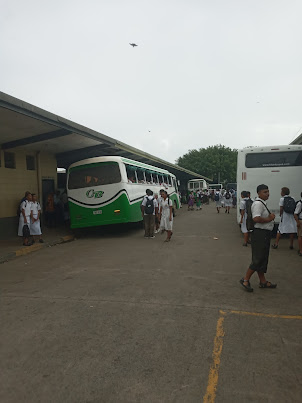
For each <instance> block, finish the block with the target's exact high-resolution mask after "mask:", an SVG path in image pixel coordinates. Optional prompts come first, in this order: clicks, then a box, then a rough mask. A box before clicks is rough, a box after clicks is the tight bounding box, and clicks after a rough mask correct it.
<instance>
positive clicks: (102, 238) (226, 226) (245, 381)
mask: <svg viewBox="0 0 302 403" xmlns="http://www.w3.org/2000/svg"><path fill="white" fill-rule="evenodd" d="M231 213H232V214H230V215H229V216H228V215H225V214H223V213H222V214H220V215H218V214H216V213H215V207H214V206H213V205H210V206H205V208H204V209H203V210H202V211H201V212H197V211H194V212H187V211H185V209H182V210H181V211H180V212H179V214H178V216H177V218H176V219H175V227H174V228H175V232H174V235H173V241H172V242H170V243H168V244H167V243H163V236H160V235H158V236H157V237H156V239H153V240H151V239H150V240H146V239H143V238H142V231H141V230H139V229H138V228H137V227H134V228H128V227H127V228H124V229H123V230H122V231H120V230H119V231H117V230H112V229H111V231H109V232H106V231H105V232H104V231H101V232H97V231H92V232H87V233H86V234H84V236H83V237H82V238H81V239H79V240H77V241H76V242H72V243H68V244H64V245H59V246H56V247H54V248H48V249H43V250H41V251H38V252H36V253H33V254H31V255H28V256H24V257H20V258H18V259H16V260H14V261H10V262H7V263H5V264H3V265H1V266H0V278H1V284H2V292H1V312H0V315H1V330H0V339H1V347H0V348H1V364H0V382H1V385H2V387H1V391H0V401H1V402H5V403H11V402H13V403H15V402H18V403H19V402H30V403H36V402H43V403H47V402H55V403H61V402H62V403H69V402H70V403H75V402H85V403H97V402H200V401H202V400H203V399H204V402H214V401H215V402H274V403H275V402H282V403H284V402H299V401H301V399H302V385H301V373H302V364H301V363H302V360H301V333H302V332H301V331H302V320H301V319H302V316H300V315H301V306H302V298H301V283H302V260H301V258H299V257H298V255H297V253H296V251H290V250H289V249H288V241H287V240H284V242H281V243H280V246H279V249H278V250H272V252H271V260H270V270H269V276H268V278H269V279H270V280H272V281H276V282H277V283H278V288H277V289H276V290H260V289H258V288H257V279H256V278H255V279H253V281H252V283H253V285H254V286H255V291H254V293H253V294H248V293H246V292H245V291H244V290H243V289H242V288H241V287H240V285H239V283H238V280H239V279H240V277H241V276H242V274H243V273H244V271H245V269H246V267H247V265H248V263H249V261H250V248H244V247H242V246H241V245H242V240H241V235H240V232H239V230H238V226H237V225H236V223H235V218H234V216H235V211H234V210H233V211H231ZM214 237H217V238H218V240H215V239H214Z"/></svg>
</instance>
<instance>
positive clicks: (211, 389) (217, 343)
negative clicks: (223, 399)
mask: <svg viewBox="0 0 302 403" xmlns="http://www.w3.org/2000/svg"><path fill="white" fill-rule="evenodd" d="M219 313H220V317H219V319H218V321H217V325H216V335H215V338H214V348H213V354H212V357H213V362H212V365H211V368H210V373H209V378H208V386H207V390H206V393H205V395H204V397H203V403H214V402H215V397H216V390H217V385H218V375H219V367H220V356H221V353H222V347H223V337H224V330H223V322H224V317H225V314H226V312H225V311H219Z"/></svg>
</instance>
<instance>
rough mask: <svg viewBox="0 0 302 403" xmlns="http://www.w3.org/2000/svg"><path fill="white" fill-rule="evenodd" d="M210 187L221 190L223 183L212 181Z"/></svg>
mask: <svg viewBox="0 0 302 403" xmlns="http://www.w3.org/2000/svg"><path fill="white" fill-rule="evenodd" d="M209 189H214V190H216V189H219V190H221V189H222V184H221V183H211V184H210V185H209Z"/></svg>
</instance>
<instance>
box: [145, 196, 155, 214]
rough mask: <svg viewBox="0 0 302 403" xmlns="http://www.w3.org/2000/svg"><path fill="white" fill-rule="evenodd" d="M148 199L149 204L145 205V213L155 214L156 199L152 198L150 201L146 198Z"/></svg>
mask: <svg viewBox="0 0 302 403" xmlns="http://www.w3.org/2000/svg"><path fill="white" fill-rule="evenodd" d="M146 199H147V202H146V205H145V210H144V212H145V214H153V212H154V203H153V200H154V198H153V197H152V199H151V200H150V199H149V197H146Z"/></svg>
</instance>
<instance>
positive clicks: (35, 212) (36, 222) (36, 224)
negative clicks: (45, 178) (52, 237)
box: [30, 193, 44, 243]
mask: <svg viewBox="0 0 302 403" xmlns="http://www.w3.org/2000/svg"><path fill="white" fill-rule="evenodd" d="M40 217H41V206H40V203H39V202H38V201H37V196H36V195H35V194H34V193H33V195H32V203H31V214H30V235H32V237H33V241H35V237H39V242H40V243H43V242H44V241H43V239H42V232H41V222H40Z"/></svg>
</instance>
